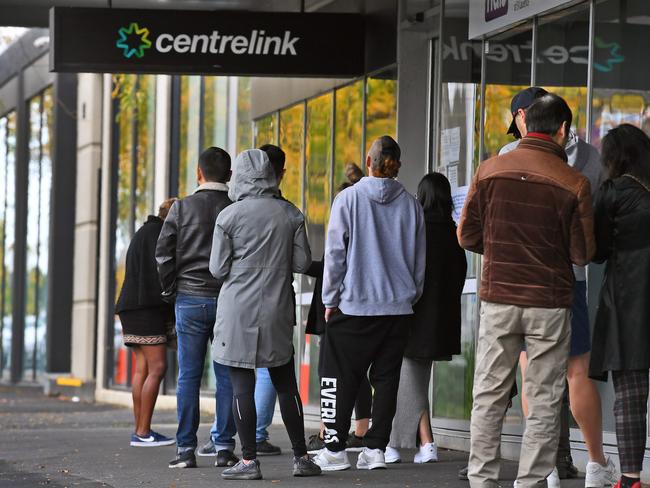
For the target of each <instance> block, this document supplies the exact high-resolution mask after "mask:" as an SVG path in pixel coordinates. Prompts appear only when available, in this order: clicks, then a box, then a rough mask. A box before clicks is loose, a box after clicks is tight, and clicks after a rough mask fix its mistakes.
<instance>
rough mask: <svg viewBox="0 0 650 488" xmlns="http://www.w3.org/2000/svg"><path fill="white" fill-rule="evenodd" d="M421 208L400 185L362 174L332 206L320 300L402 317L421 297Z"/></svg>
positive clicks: (423, 251) (328, 304) (343, 307)
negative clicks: (321, 297)
mask: <svg viewBox="0 0 650 488" xmlns="http://www.w3.org/2000/svg"><path fill="white" fill-rule="evenodd" d="M425 261H426V234H425V227H424V212H423V211H422V206H421V205H420V204H419V203H418V201H417V200H416V199H415V198H414V197H413V196H412V195H410V194H409V193H408V192H407V191H406V190H405V189H404V187H403V186H402V184H401V183H399V182H397V181H395V180H393V179H389V178H374V177H364V178H362V179H361V180H360V181H359V182H358V183H357V184H356V185H354V186H353V187H350V188H347V189H346V190H343V191H342V192H341V193H339V194H338V196H337V197H336V199H335V200H334V204H333V205H332V211H331V214H330V221H329V227H328V230H327V241H326V244H325V271H324V275H323V304H324V305H325V307H326V308H339V309H340V310H341V311H342V312H343V313H345V314H349V315H365V316H370V315H373V316H376V315H408V314H411V313H413V304H415V302H417V301H418V299H419V298H420V295H422V288H423V286H424V268H425V264H426V263H425Z"/></svg>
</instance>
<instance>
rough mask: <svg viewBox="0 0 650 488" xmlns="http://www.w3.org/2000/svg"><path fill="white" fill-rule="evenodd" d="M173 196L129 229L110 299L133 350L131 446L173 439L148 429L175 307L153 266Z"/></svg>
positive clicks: (170, 441) (163, 370)
mask: <svg viewBox="0 0 650 488" xmlns="http://www.w3.org/2000/svg"><path fill="white" fill-rule="evenodd" d="M175 200H176V199H175V198H170V199H169V200H165V201H164V202H163V203H162V204H161V205H160V208H159V209H158V215H157V216H155V215H150V216H149V217H148V218H147V221H146V222H145V223H144V225H143V226H142V227H140V228H139V229H138V230H137V232H136V233H135V234H134V235H133V239H131V243H130V244H129V249H128V250H127V252H126V269H125V273H124V283H123V284H122V290H121V291H120V296H119V298H118V299H117V303H116V305H115V313H117V314H118V315H119V317H120V322H121V324H122V334H123V336H124V345H125V346H127V347H130V348H131V350H132V351H133V352H134V354H135V371H134V374H133V379H132V382H131V392H132V395H133V416H134V417H135V430H134V433H133V434H132V435H131V446H134V447H153V446H169V445H171V444H174V442H175V441H174V439H170V438H169V437H165V436H164V435H161V434H158V433H157V432H154V431H153V430H151V417H152V416H153V410H154V407H155V406H156V400H157V398H158V391H159V390H160V383H161V382H162V380H163V378H164V376H165V371H166V370H167V345H168V344H169V343H170V342H171V341H173V339H174V338H173V334H170V333H169V332H170V329H171V326H173V324H174V309H173V307H172V306H171V305H169V304H168V303H165V302H164V301H163V300H162V297H161V296H160V295H161V292H162V290H161V289H160V281H159V280H158V272H157V271H156V257H155V254H156V241H157V240H158V236H159V235H160V230H161V229H162V226H163V221H164V220H165V218H166V217H167V213H168V212H169V208H170V207H171V206H172V204H173V203H174V201H175Z"/></svg>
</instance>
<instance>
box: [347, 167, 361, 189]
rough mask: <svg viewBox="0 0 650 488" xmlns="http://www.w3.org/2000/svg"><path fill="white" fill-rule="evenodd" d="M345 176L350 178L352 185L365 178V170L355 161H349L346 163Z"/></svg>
mask: <svg viewBox="0 0 650 488" xmlns="http://www.w3.org/2000/svg"><path fill="white" fill-rule="evenodd" d="M345 177H346V178H347V179H348V181H349V182H350V184H351V185H354V184H355V183H357V182H358V181H359V180H360V179H361V178H363V171H361V168H359V166H357V165H356V164H354V163H348V164H346V165H345Z"/></svg>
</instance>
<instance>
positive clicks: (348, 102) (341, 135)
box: [334, 80, 363, 188]
mask: <svg viewBox="0 0 650 488" xmlns="http://www.w3.org/2000/svg"><path fill="white" fill-rule="evenodd" d="M335 117H336V136H335V153H334V188H338V186H339V185H340V184H341V183H343V182H344V181H345V165H346V164H348V163H355V164H358V165H359V166H361V167H363V154H362V149H361V131H362V130H363V123H362V122H363V121H362V117H363V80H359V81H357V82H356V83H353V84H352V85H348V86H345V87H343V88H339V89H338V90H336V115H335Z"/></svg>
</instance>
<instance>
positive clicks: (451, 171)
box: [447, 164, 458, 190]
mask: <svg viewBox="0 0 650 488" xmlns="http://www.w3.org/2000/svg"><path fill="white" fill-rule="evenodd" d="M447 179H448V180H449V184H450V185H451V189H452V190H453V189H455V188H458V165H457V164H450V165H449V166H447Z"/></svg>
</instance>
